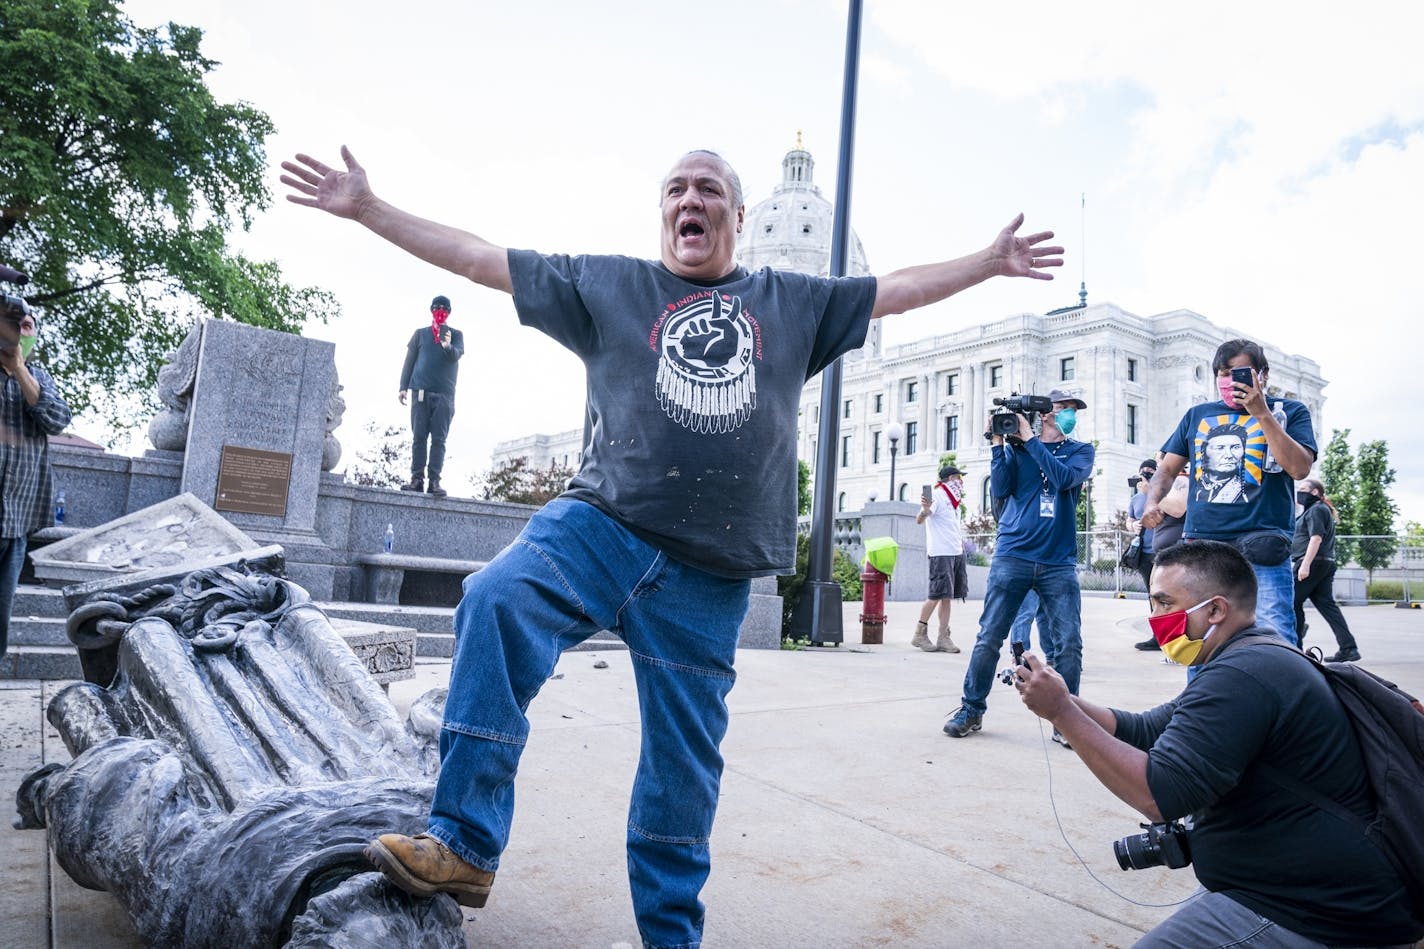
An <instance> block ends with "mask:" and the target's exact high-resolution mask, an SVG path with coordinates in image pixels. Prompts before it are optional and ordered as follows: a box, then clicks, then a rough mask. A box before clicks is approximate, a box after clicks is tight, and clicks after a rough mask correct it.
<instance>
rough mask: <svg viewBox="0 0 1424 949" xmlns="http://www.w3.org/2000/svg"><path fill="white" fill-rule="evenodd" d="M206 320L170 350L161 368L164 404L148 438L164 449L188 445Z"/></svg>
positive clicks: (160, 390) (160, 388)
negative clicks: (166, 360)
mask: <svg viewBox="0 0 1424 949" xmlns="http://www.w3.org/2000/svg"><path fill="white" fill-rule="evenodd" d="M202 343H203V324H202V323H199V324H198V325H197V326H195V327H193V329H192V331H191V332H189V333H188V335H187V336H186V337H184V339H183V342H182V343H180V344H179V345H178V348H177V349H176V350H175V351H173V352H171V353H169V354H168V364H167V365H165V366H164V367H163V368H162V369H159V370H158V386H157V394H158V401H160V402H162V403H163V408H162V409H161V410H160V411H159V413H158V414H157V415H155V416H154V417H153V418H152V419H150V420H149V423H148V440H149V442H150V443H151V444H152V445H153V447H154V448H158V449H161V450H163V451H184V450H186V449H187V447H188V404H189V403H190V402H191V401H192V399H193V384H194V383H195V382H196V381H197V379H198V353H199V350H201V349H202Z"/></svg>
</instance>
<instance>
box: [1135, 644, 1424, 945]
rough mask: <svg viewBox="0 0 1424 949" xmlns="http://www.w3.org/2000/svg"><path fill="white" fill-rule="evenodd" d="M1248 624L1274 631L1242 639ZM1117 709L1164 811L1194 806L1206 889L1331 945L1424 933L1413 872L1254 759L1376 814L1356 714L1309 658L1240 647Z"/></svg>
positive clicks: (1196, 854)
mask: <svg viewBox="0 0 1424 949" xmlns="http://www.w3.org/2000/svg"><path fill="white" fill-rule="evenodd" d="M1248 633H1257V634H1267V635H1271V636H1273V637H1274V635H1275V634H1274V633H1268V631H1266V630H1261V629H1253V630H1243V631H1241V632H1240V633H1238V634H1237V635H1238V636H1244V635H1247V634H1248ZM1114 714H1115V716H1116V718H1117V731H1116V734H1117V737H1118V738H1120V739H1122V740H1123V741H1125V742H1127V743H1128V744H1130V745H1134V746H1135V747H1138V748H1142V749H1144V750H1145V751H1147V753H1148V763H1147V784H1148V786H1149V788H1150V789H1151V791H1152V798H1153V800H1154V801H1156V803H1157V808H1158V810H1160V811H1161V812H1162V815H1163V817H1165V818H1167V819H1169V820H1172V819H1176V818H1180V817H1184V816H1186V815H1188V814H1192V815H1194V817H1195V823H1194V826H1193V828H1192V831H1191V836H1190V840H1191V853H1192V868H1193V869H1194V870H1195V872H1196V875H1197V879H1198V880H1200V881H1201V884H1202V886H1204V887H1206V888H1207V889H1208V890H1210V891H1212V892H1218V893H1223V894H1225V895H1226V896H1229V897H1231V898H1232V899H1233V900H1236V901H1237V902H1239V903H1241V904H1243V905H1245V906H1249V907H1250V908H1251V909H1253V910H1255V911H1256V912H1258V913H1260V914H1261V915H1262V916H1265V917H1266V918H1267V919H1271V920H1273V921H1275V922H1277V923H1279V924H1280V925H1282V926H1284V927H1286V928H1287V929H1290V930H1292V931H1294V932H1297V933H1300V934H1301V935H1303V936H1307V937H1309V938H1311V939H1316V940H1319V941H1321V942H1324V943H1328V944H1331V945H1353V946H1358V945H1381V944H1397V943H1405V942H1412V941H1414V940H1416V939H1418V938H1419V937H1420V936H1424V923H1421V922H1420V921H1419V920H1415V919H1413V918H1412V917H1411V916H1410V910H1409V906H1410V904H1409V895H1408V891H1407V890H1406V889H1405V885H1404V882H1403V881H1402V880H1401V879H1400V878H1399V875H1398V874H1397V873H1395V871H1394V869H1393V867H1392V865H1391V864H1390V863H1389V859H1388V858H1387V857H1386V856H1385V855H1384V854H1383V853H1382V852H1381V851H1380V850H1379V849H1378V848H1376V847H1375V845H1374V844H1372V843H1370V842H1369V841H1368V840H1366V839H1365V837H1364V835H1363V834H1361V833H1360V832H1359V831H1358V830H1357V829H1356V828H1354V827H1351V826H1349V825H1347V824H1345V823H1344V822H1343V821H1341V820H1340V819H1339V818H1337V817H1335V816H1334V815H1331V814H1327V813H1326V812H1324V811H1322V810H1321V809H1319V808H1318V807H1316V806H1315V805H1313V804H1310V803H1308V802H1306V801H1305V800H1303V799H1301V798H1300V797H1299V796H1298V795H1296V794H1293V793H1292V792H1290V791H1288V790H1286V789H1284V788H1282V787H1280V786H1279V785H1278V784H1276V783H1274V782H1272V781H1271V780H1270V779H1269V778H1267V777H1266V776H1265V775H1263V774H1262V773H1261V772H1260V770H1259V769H1258V768H1256V767H1254V765H1255V763H1256V762H1258V761H1263V762H1266V763H1268V764H1270V765H1271V766H1272V767H1274V768H1276V769H1277V770H1279V771H1281V772H1284V773H1285V774H1289V775H1291V776H1293V777H1295V778H1297V779H1298V780H1300V781H1301V782H1303V783H1305V784H1307V785H1309V786H1311V787H1313V788H1314V789H1316V790H1317V791H1319V792H1320V793H1321V794H1324V795H1325V796H1327V797H1329V798H1330V799H1332V800H1334V801H1336V802H1338V803H1339V804H1340V805H1341V806H1343V807H1345V808H1347V809H1349V810H1350V811H1353V812H1354V813H1356V814H1358V815H1360V817H1362V818H1365V819H1366V820H1368V819H1370V818H1372V817H1373V815H1374V802H1373V798H1372V796H1371V792H1370V790H1369V787H1368V784H1367V783H1366V780H1365V769H1364V763H1363V760H1362V758H1361V756H1360V749H1359V744H1358V742H1357V740H1356V738H1355V734H1354V731H1353V728H1352V726H1351V725H1350V721H1349V719H1348V718H1347V717H1346V714H1345V710H1344V708H1343V706H1341V705H1340V702H1339V700H1338V699H1336V698H1335V694H1334V692H1332V691H1331V689H1330V685H1329V683H1327V682H1326V681H1325V678H1324V676H1322V675H1321V674H1320V673H1319V672H1318V671H1317V670H1316V669H1315V668H1314V667H1312V666H1311V664H1310V662H1309V660H1307V659H1306V658H1305V657H1304V656H1302V655H1299V654H1296V655H1292V654H1291V653H1290V652H1288V651H1286V650H1284V649H1281V648H1279V647H1275V646H1272V647H1270V648H1264V647H1253V646H1252V645H1250V644H1249V643H1238V644H1235V645H1234V646H1233V647H1232V648H1230V649H1227V650H1225V651H1224V652H1218V653H1217V654H1216V655H1214V656H1212V657H1211V659H1209V660H1208V661H1207V663H1206V664H1205V665H1204V666H1202V667H1201V672H1200V674H1199V675H1197V676H1196V677H1195V678H1193V679H1191V680H1190V681H1188V682H1187V687H1186V688H1185V689H1184V690H1182V693H1181V694H1180V695H1178V696H1177V698H1176V699H1174V700H1173V701H1171V702H1168V703H1167V704H1165V705H1161V706H1159V707H1157V708H1155V709H1152V710H1151V711H1149V712H1144V713H1142V714H1133V713H1129V712H1121V711H1116V710H1114Z"/></svg>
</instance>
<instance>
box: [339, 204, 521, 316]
mask: <svg viewBox="0 0 1424 949" xmlns="http://www.w3.org/2000/svg"><path fill="white" fill-rule="evenodd" d="M356 219H357V221H359V222H360V223H361V224H362V225H363V226H364V227H366V228H367V229H369V230H370V231H372V232H373V233H375V234H377V235H379V236H380V237H382V238H384V239H385V240H388V241H390V242H391V243H392V244H394V245H396V246H397V247H399V248H400V249H401V250H403V251H405V252H406V253H409V254H412V255H413V256H415V257H419V258H420V259H421V260H423V261H425V262H426V263H429V264H434V265H435V266H437V267H439V268H441V269H443V270H448V271H450V272H451V273H454V274H459V275H460V276H462V277H466V278H468V279H470V280H473V281H474V282H475V283H478V284H482V285H483V286H486V287H489V288H490V289H492V290H503V291H504V292H505V293H512V292H513V289H514V285H513V281H512V280H511V278H510V275H509V255H508V252H507V251H506V250H505V249H504V248H503V247H499V246H496V245H495V244H491V243H490V242H489V241H487V240H485V239H484V238H481V237H477V236H475V235H474V234H471V233H469V232H468V231H462V230H460V229H459V228H456V227H450V226H449V225H448V224H440V223H438V222H436V221H431V220H428V219H426V218H422V217H417V216H416V215H414V214H411V213H410V212H408V211H402V210H401V209H400V208H398V207H396V206H395V205H393V204H390V203H388V202H386V201H382V200H381V199H380V198H375V197H372V198H371V199H370V200H369V201H367V202H366V203H365V204H363V205H362V206H361V209H360V211H359V212H358V214H357V217H356Z"/></svg>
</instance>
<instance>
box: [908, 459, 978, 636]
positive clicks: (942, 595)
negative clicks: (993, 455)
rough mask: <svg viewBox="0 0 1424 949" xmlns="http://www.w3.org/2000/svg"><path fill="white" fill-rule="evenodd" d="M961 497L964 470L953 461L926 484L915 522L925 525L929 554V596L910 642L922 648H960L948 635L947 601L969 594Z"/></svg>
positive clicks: (926, 547) (926, 548)
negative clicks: (933, 623)
mask: <svg viewBox="0 0 1424 949" xmlns="http://www.w3.org/2000/svg"><path fill="white" fill-rule="evenodd" d="M963 497H964V472H963V471H960V470H959V469H958V468H956V467H955V466H954V465H944V466H943V467H941V468H940V469H939V481H938V482H937V483H936V484H934V485H933V486H931V485H928V484H927V485H925V486H924V490H923V492H922V493H921V495H920V513H919V514H916V515H915V523H916V524H923V525H925V553H926V554H927V555H928V556H929V558H930V590H929V597H928V599H926V600H925V602H924V605H922V606H921V607H920V621H919V622H918V623H916V624H915V635H914V638H913V639H911V640H910V645H911V646H914V647H916V648H917V649H923V650H924V651H925V652H959V647H958V646H956V645H955V644H954V640H953V639H951V638H950V635H949V608H950V605H951V604H950V601H951V600H953V599H954V598H955V597H956V596H957V597H959V598H960V599H961V600H962V599H964V598H965V597H967V596H968V595H969V571H968V569H967V568H966V567H965V565H964V525H963V523H962V522H961V521H960V519H959V516H960V515H959V501H960V499H961V498H963ZM936 609H938V610H939V633H938V635H937V636H936V637H935V640H934V642H930V635H929V633H930V626H929V623H930V616H931V614H933V613H934V612H935V610H936Z"/></svg>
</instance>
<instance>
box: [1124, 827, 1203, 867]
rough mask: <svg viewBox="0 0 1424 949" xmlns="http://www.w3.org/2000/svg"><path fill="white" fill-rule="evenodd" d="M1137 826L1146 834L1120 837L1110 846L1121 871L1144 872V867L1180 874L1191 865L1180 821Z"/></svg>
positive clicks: (1190, 852)
mask: <svg viewBox="0 0 1424 949" xmlns="http://www.w3.org/2000/svg"><path fill="white" fill-rule="evenodd" d="M1141 826H1142V829H1143V830H1144V831H1146V833H1142V834H1134V835H1133V836H1131V837H1124V838H1122V839H1121V840H1119V841H1115V842H1114V843H1113V854H1114V855H1115V856H1116V857H1117V865H1118V866H1120V867H1122V868H1123V869H1124V870H1145V869H1147V868H1148V867H1166V868H1167V869H1169V870H1180V869H1182V867H1185V866H1188V865H1189V864H1190V863H1191V862H1192V850H1191V845H1190V844H1189V843H1188V841H1187V828H1186V826H1185V825H1183V824H1182V822H1181V821H1179V820H1174V821H1166V822H1164V823H1161V824H1142V825H1141Z"/></svg>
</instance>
